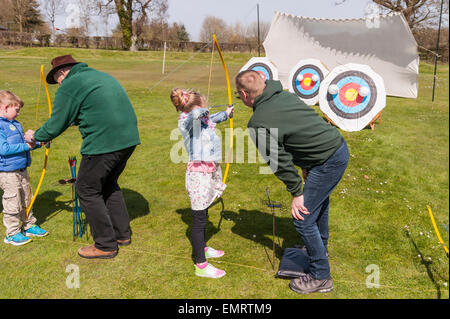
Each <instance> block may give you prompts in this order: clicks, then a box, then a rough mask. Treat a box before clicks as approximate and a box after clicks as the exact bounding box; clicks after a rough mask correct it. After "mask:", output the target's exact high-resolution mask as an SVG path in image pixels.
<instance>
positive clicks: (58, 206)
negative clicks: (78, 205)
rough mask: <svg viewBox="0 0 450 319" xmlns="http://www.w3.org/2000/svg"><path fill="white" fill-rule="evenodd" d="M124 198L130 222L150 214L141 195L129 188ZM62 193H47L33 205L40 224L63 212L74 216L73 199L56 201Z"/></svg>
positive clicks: (39, 197)
mask: <svg viewBox="0 0 450 319" xmlns="http://www.w3.org/2000/svg"><path fill="white" fill-rule="evenodd" d="M122 193H123V197H124V198H125V202H126V204H127V208H128V214H129V216H130V221H131V220H133V219H135V218H139V217H142V216H145V215H147V214H149V213H150V209H149V205H148V201H147V200H146V199H145V198H144V196H142V195H141V194H140V193H138V192H136V191H133V190H131V189H128V188H122ZM61 195H62V193H60V192H58V191H46V192H43V193H42V194H39V195H38V196H37V198H36V201H35V203H34V205H33V214H34V216H35V217H36V218H37V219H38V223H45V222H46V221H49V220H50V219H52V218H53V217H55V216H56V215H58V214H59V213H61V212H66V213H69V214H72V212H73V208H72V199H70V200H68V201H58V200H56V199H57V198H58V197H59V196H61Z"/></svg>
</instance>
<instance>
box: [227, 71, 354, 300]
mask: <svg viewBox="0 0 450 319" xmlns="http://www.w3.org/2000/svg"><path fill="white" fill-rule="evenodd" d="M236 89H237V91H238V93H239V96H240V98H241V99H242V101H243V102H244V104H245V105H247V106H249V107H252V108H253V115H252V117H251V118H250V120H249V122H248V127H249V129H250V133H251V134H250V135H251V137H252V139H253V141H254V142H255V144H256V146H257V147H258V150H259V152H260V153H261V155H262V156H263V157H264V158H265V159H266V161H267V163H268V164H269V166H270V167H271V169H272V171H273V172H274V173H275V175H276V176H277V177H278V178H279V179H280V180H281V181H282V182H284V183H285V185H286V188H287V190H288V191H289V192H290V193H291V194H292V205H291V212H292V217H293V218H294V226H295V228H296V230H297V232H298V233H299V234H300V236H301V238H302V240H303V243H304V244H305V246H306V249H307V252H308V255H309V262H310V267H309V268H310V273H309V274H307V275H306V276H302V277H300V278H296V279H293V280H291V282H290V285H289V286H290V287H291V289H292V290H294V291H296V292H299V293H311V292H316V291H317V292H329V291H331V290H332V289H333V281H332V280H331V277H330V265H329V262H328V256H327V255H328V254H327V245H328V210H329V201H330V194H331V192H332V191H333V189H334V188H335V187H336V185H337V184H338V183H339V181H340V179H341V177H342V175H343V174H344V171H345V169H346V168H347V164H348V158H349V154H348V149H347V144H346V142H345V140H344V138H343V137H342V136H341V134H340V133H339V131H338V130H337V129H336V128H335V127H333V126H331V125H330V124H328V123H326V122H325V121H324V120H323V119H322V118H320V116H319V115H318V114H317V113H316V112H315V111H314V110H313V109H312V108H310V107H309V106H307V105H306V104H305V103H303V102H302V101H301V100H300V99H299V98H298V97H297V96H296V95H295V94H293V93H289V92H285V91H283V88H282V86H281V83H280V82H279V81H272V80H268V81H266V82H264V80H263V79H262V77H261V76H260V75H259V73H258V72H256V71H252V70H247V71H243V72H241V73H239V74H238V75H237V77H236ZM271 141H272V143H271ZM269 146H270V154H268V153H269V152H268V151H269ZM294 165H297V166H300V167H301V169H302V173H303V179H304V180H305V184H304V187H303V190H302V178H301V177H300V176H299V174H298V171H297V168H296V167H295V166H294Z"/></svg>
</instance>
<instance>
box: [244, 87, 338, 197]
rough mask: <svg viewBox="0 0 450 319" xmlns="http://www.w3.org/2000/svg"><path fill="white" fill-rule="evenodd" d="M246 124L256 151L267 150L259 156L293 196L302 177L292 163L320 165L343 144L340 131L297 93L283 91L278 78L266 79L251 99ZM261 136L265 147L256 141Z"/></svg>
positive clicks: (307, 167)
mask: <svg viewBox="0 0 450 319" xmlns="http://www.w3.org/2000/svg"><path fill="white" fill-rule="evenodd" d="M248 127H249V128H250V129H251V130H250V132H251V133H252V131H253V132H254V133H255V134H251V137H252V139H253V141H254V142H255V145H257V147H258V149H259V151H260V152H264V150H267V151H265V153H266V154H263V153H262V156H263V157H264V158H265V159H266V161H267V163H268V164H269V166H271V168H272V170H273V171H274V173H275V175H276V176H277V177H278V178H279V179H280V180H281V181H282V182H284V183H285V184H286V188H287V190H288V191H289V192H290V193H291V194H292V195H293V196H299V195H301V194H302V179H301V178H300V176H299V173H298V170H297V168H296V167H295V166H294V165H297V166H300V167H301V168H302V169H306V170H309V169H310V168H312V167H314V166H316V165H321V164H323V163H324V162H325V161H326V160H327V159H328V158H330V156H331V155H333V153H334V152H335V151H336V150H337V149H338V148H339V147H340V146H341V144H342V137H341V134H340V133H339V131H338V130H337V129H336V128H335V127H334V126H332V125H331V124H329V123H327V122H325V121H324V120H323V119H322V118H321V117H320V116H319V115H318V114H317V113H316V112H315V111H314V109H312V108H311V107H309V106H307V105H306V104H305V103H304V102H303V101H301V100H300V99H299V98H298V97H297V95H295V94H294V93H290V92H287V91H283V87H282V86H281V83H280V81H272V80H268V81H266V88H265V89H264V91H263V93H262V94H261V95H259V96H258V97H256V99H255V101H254V103H253V115H252V117H251V118H250V120H249V122H248ZM271 128H272V129H277V131H278V132H277V135H274V134H272V137H273V141H274V142H273V143H272V144H270V140H271V138H270V129H271ZM263 138H265V143H266V144H265V145H267V147H266V148H261V145H260V144H258V143H259V140H261V139H263ZM276 143H277V145H275V146H274V145H273V144H276ZM269 147H270V154H267V153H269ZM273 147H275V148H274V149H272V148H273ZM274 151H277V152H274ZM274 153H276V154H274Z"/></svg>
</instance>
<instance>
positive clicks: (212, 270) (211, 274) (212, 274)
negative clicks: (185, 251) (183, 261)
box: [194, 263, 225, 278]
mask: <svg viewBox="0 0 450 319" xmlns="http://www.w3.org/2000/svg"><path fill="white" fill-rule="evenodd" d="M194 267H195V275H196V276H199V277H207V278H220V277H223V276H225V271H223V270H221V269H217V268H216V267H214V266H213V265H211V264H209V263H208V265H207V266H206V267H205V268H203V269H202V268H200V267H198V266H197V265H194Z"/></svg>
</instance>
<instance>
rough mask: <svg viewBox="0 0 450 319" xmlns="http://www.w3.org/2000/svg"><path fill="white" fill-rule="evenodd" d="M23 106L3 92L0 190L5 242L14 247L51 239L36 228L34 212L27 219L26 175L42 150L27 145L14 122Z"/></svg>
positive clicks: (0, 96)
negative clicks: (36, 151)
mask: <svg viewBox="0 0 450 319" xmlns="http://www.w3.org/2000/svg"><path fill="white" fill-rule="evenodd" d="M23 105H24V103H23V101H22V100H21V99H20V98H19V97H18V96H16V95H15V94H14V93H12V92H9V91H6V90H3V91H0V188H1V189H2V190H3V201H2V204H3V224H4V225H5V227H6V236H5V239H4V242H5V243H6V244H11V245H14V246H20V245H25V244H27V243H29V242H30V241H31V239H30V238H29V237H28V236H37V237H44V236H47V235H48V232H47V231H45V230H43V229H41V228H40V227H39V226H37V225H36V224H35V223H36V218H35V217H34V216H33V212H32V210H30V212H29V214H28V218H26V210H27V206H28V204H29V203H30V200H31V197H32V193H31V187H30V184H29V177H28V172H27V167H28V166H30V164H31V157H30V150H33V149H35V148H37V147H39V146H36V143H35V142H34V143H32V144H31V143H27V142H26V141H25V139H24V134H23V129H22V126H21V125H20V123H19V122H17V121H16V120H15V118H16V117H17V116H18V115H19V112H20V109H21V108H22V106H23ZM21 221H22V227H21V226H20V222H21ZM22 229H23V231H22Z"/></svg>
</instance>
